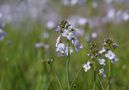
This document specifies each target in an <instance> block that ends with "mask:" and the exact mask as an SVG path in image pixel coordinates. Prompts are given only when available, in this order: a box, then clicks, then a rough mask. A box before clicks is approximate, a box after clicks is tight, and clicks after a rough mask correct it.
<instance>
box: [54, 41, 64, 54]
mask: <svg viewBox="0 0 129 90" xmlns="http://www.w3.org/2000/svg"><path fill="white" fill-rule="evenodd" d="M56 51H57V52H59V53H62V54H64V53H65V44H64V43H59V44H58V45H57V48H56Z"/></svg>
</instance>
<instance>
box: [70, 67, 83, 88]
mask: <svg viewBox="0 0 129 90" xmlns="http://www.w3.org/2000/svg"><path fill="white" fill-rule="evenodd" d="M81 70H82V67H81V68H80V70H79V71H78V73H77V74H76V77H75V78H74V80H73V81H72V83H71V87H72V86H73V84H74V83H75V82H76V80H77V78H78V76H79V75H80V72H81ZM71 87H70V88H71Z"/></svg>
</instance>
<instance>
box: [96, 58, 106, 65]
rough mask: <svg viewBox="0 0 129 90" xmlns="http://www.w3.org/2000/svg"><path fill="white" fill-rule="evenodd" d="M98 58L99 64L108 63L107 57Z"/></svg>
mask: <svg viewBox="0 0 129 90" xmlns="http://www.w3.org/2000/svg"><path fill="white" fill-rule="evenodd" d="M98 60H99V64H100V65H103V66H105V65H106V64H105V59H103V58H99V59H98Z"/></svg>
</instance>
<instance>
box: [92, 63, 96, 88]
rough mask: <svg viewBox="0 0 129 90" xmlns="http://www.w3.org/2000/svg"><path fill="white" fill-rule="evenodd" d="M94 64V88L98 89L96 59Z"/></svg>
mask: <svg viewBox="0 0 129 90" xmlns="http://www.w3.org/2000/svg"><path fill="white" fill-rule="evenodd" d="M93 65H94V86H93V90H96V63H95V61H93Z"/></svg>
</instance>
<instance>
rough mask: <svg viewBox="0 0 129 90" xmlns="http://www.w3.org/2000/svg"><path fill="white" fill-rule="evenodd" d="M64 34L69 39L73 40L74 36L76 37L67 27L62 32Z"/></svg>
mask: <svg viewBox="0 0 129 90" xmlns="http://www.w3.org/2000/svg"><path fill="white" fill-rule="evenodd" d="M62 36H63V37H66V38H67V39H68V40H71V39H72V38H74V33H73V32H70V31H69V30H66V29H65V30H64V32H63V33H62Z"/></svg>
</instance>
